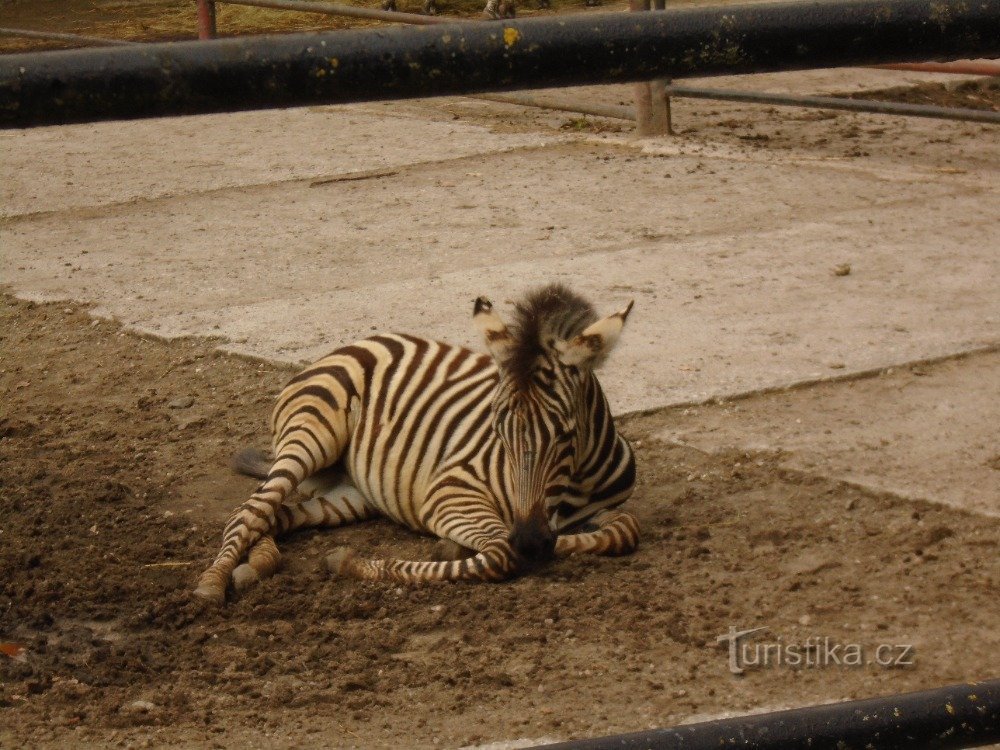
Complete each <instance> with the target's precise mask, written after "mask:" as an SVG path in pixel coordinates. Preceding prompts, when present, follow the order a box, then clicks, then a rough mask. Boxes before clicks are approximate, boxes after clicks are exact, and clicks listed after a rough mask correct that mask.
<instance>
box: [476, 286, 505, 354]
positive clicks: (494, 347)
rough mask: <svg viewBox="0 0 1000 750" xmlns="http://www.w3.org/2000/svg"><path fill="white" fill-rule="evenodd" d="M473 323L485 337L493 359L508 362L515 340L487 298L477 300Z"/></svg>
mask: <svg viewBox="0 0 1000 750" xmlns="http://www.w3.org/2000/svg"><path fill="white" fill-rule="evenodd" d="M472 322H473V323H474V324H475V326H476V328H477V329H479V332H480V333H481V334H482V335H483V339H484V340H485V341H486V348H487V349H489V351H490V354H492V355H493V359H495V360H496V361H497V362H503V361H504V360H506V359H507V355H508V354H509V353H510V349H511V347H512V346H513V343H514V338H513V337H512V336H511V335H510V331H508V330H507V326H506V325H505V324H504V322H503V321H502V320H500V316H499V315H497V314H496V313H495V312H493V303H492V302H490V301H489V300H488V299H486V297H479V298H478V299H477V300H476V306H475V307H474V308H473V310H472Z"/></svg>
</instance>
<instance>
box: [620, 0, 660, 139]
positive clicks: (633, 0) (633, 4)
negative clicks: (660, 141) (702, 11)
mask: <svg viewBox="0 0 1000 750" xmlns="http://www.w3.org/2000/svg"><path fill="white" fill-rule="evenodd" d="M652 2H655V3H656V6H655V7H656V9H657V10H663V8H664V6H665V2H666V0H652ZM628 9H629V10H630V11H633V12H638V11H644V10H651V0H629V3H628ZM633 86H634V91H635V132H636V134H637V135H640V136H650V135H667V134H669V133H670V132H671V130H670V110H669V108H668V103H667V95H666V93H665V92H664V90H663V86H664V81H662V80H660V81H642V82H640V83H636V84H633Z"/></svg>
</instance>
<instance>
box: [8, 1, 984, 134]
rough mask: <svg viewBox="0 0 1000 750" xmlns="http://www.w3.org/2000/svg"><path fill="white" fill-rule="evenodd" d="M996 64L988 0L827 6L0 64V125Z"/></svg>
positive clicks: (44, 56) (125, 50)
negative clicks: (965, 61)
mask: <svg viewBox="0 0 1000 750" xmlns="http://www.w3.org/2000/svg"><path fill="white" fill-rule="evenodd" d="M974 56H986V57H989V56H1000V0H970V1H969V2H963V3H948V4H942V3H941V2H940V0H828V1H826V2H813V3H787V4H778V3H775V4H769V3H761V4H752V5H730V6H724V7H702V8H684V9H674V10H664V11H657V12H655V13H615V14H599V15H595V14H579V15H575V16H559V17H548V18H538V19H528V20H524V21H503V22H500V23H482V22H478V23H463V24H448V25H443V26H432V27H422V28H391V29H370V30H368V29H366V30H356V29H355V30H348V31H332V32H324V33H318V34H317V33H312V34H292V35H286V36H261V37H239V38H233V39H218V40H213V41H207V42H178V43H173V44H149V45H143V46H141V47H135V48H129V47H122V48H120V49H117V48H116V49H105V50H70V51H64V52H43V53H33V54H19V55H5V56H3V57H0V127H28V126H33V125H51V124H57V123H68V122H86V121H92V120H110V119H134V118H140V117H158V116H164V115H180V114H197V113H207V112H230V111H238V110H246V109H263V108H272V107H292V106H299V105H307V104H320V103H336V102H354V101H373V100H381V99H402V98H407V97H415V96H437V95H443V94H469V93H476V92H486V91H509V90H515V89H524V88H543V87H553V86H572V85H581V84H595V83H615V82H623V81H643V80H650V79H656V78H682V77H686V76H692V75H699V76H707V75H724V74H735V73H759V72H765V71H775V70H794V69H803V68H820V67H830V66H843V65H875V64H878V63H887V62H909V61H925V60H928V59H931V60H947V59H955V58H958V57H974Z"/></svg>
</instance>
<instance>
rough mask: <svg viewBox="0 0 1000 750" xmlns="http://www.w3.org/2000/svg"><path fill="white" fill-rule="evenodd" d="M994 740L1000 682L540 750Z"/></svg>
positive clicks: (943, 744) (770, 749)
mask: <svg viewBox="0 0 1000 750" xmlns="http://www.w3.org/2000/svg"><path fill="white" fill-rule="evenodd" d="M994 742H1000V680H990V681H988V682H973V683H969V684H965V685H949V686H948V687H943V688H936V689H934V690H921V691H920V692H916V693H903V694H902V695H889V696H885V697H882V698H870V699H868V700H860V701H847V702H845V703H833V704H829V705H824V706H809V707H807V708H796V709H792V710H790V711H777V712H774V713H767V714H755V715H753V716H739V717H736V718H732V719H720V720H718V721H706V722H702V723H700V724H688V725H686V726H680V727H675V728H673V729H653V730H651V731H648V732H635V733H634V734H620V735H616V736H613V737H599V738H597V739H586V740H572V741H570V742H560V743H558V744H554V745H544V746H540V747H544V750H612V748H613V749H614V750H682V749H683V750H709V749H711V750H717V749H718V748H727V747H740V748H749V749H750V750H797V749H798V748H802V749H803V750H805V749H806V748H809V749H810V750H827V749H828V748H829V749H830V750H832V749H833V748H838V749H840V750H860V749H861V748H870V747H877V748H879V750H894V749H896V748H898V749H899V750H904V749H906V750H909V749H910V748H938V749H940V750H945V749H946V748H965V747H980V746H982V745H987V744H990V743H994ZM538 750H540V748H539V749H538Z"/></svg>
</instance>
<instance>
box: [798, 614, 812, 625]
mask: <svg viewBox="0 0 1000 750" xmlns="http://www.w3.org/2000/svg"><path fill="white" fill-rule="evenodd" d="M811 622H812V618H811V617H810V616H809V615H802V617H800V618H799V625H802V626H806V625H808V624H809V623H811Z"/></svg>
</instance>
